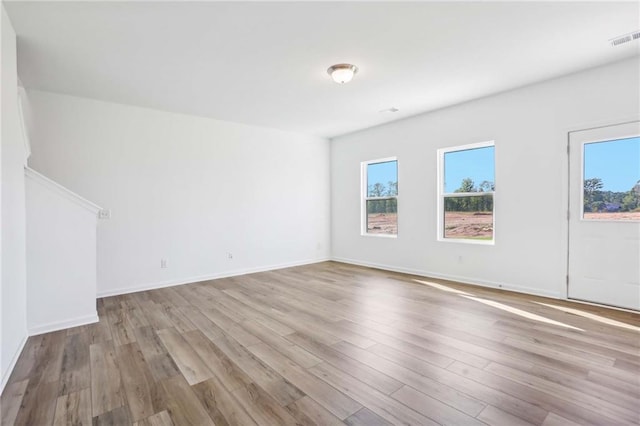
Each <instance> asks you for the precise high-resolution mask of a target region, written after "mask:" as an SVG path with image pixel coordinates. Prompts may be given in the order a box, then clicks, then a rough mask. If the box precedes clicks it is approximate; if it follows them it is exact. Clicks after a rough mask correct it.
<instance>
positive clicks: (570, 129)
mask: <svg viewBox="0 0 640 426" xmlns="http://www.w3.org/2000/svg"><path fill="white" fill-rule="evenodd" d="M633 121H640V115H639V114H630V115H624V116H619V117H609V118H605V119H603V120H596V121H587V122H581V123H575V124H572V125H569V126H566V127H564V129H563V133H562V134H563V137H566V146H565V152H566V154H565V155H566V156H567V157H566V161H563V173H562V175H563V180H562V199H563V200H564V202H565V207H566V210H562V213H561V214H562V220H561V223H562V230H561V231H562V233H563V235H565V236H566V238H565V239H564V241H563V243H562V249H563V252H564V253H565V254H566V262H565V266H566V269H565V276H566V277H567V278H569V279H570V277H569V237H570V236H569V220H570V216H571V214H575V213H574V212H573V211H571V197H572V195H573V194H571V188H570V184H569V182H570V180H571V154H570V149H571V133H574V132H581V131H585V130H589V129H594V128H600V127H609V126H616V125H618V124H627V123H631V122H633ZM561 290H562V295H563V298H564V299H566V300H573V299H569V281H568V279H567V281H565V283H564V285H563V286H562V289H561Z"/></svg>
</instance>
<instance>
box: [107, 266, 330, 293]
mask: <svg viewBox="0 0 640 426" xmlns="http://www.w3.org/2000/svg"><path fill="white" fill-rule="evenodd" d="M330 260H331V258H329V257H323V258H320V259H307V260H301V261H297V262H288V263H280V264H276V265H269V266H260V267H257V268H247V269H237V270H235V271H229V272H222V273H217V274H209V275H200V276H197V277H190V278H178V279H175V280H167V281H160V282H155V283H145V284H140V285H136V286H134V287H124V288H118V289H114V290H108V291H98V294H97V297H98V298H100V297H110V296H118V295H121V294H129V293H137V292H139V291H145V290H155V289H158V288H164V287H173V286H178V285H185V284H194V283H197V282H201V281H210V280H216V279H219V278H228V277H236V276H238V275H246V274H255V273H257V272H266V271H275V270H277V269H284V268H292V267H294V266H303V265H311V264H314V263H322V262H328V261H330Z"/></svg>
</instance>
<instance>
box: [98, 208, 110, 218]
mask: <svg viewBox="0 0 640 426" xmlns="http://www.w3.org/2000/svg"><path fill="white" fill-rule="evenodd" d="M98 219H103V220H106V219H111V210H109V209H102V210H100V211H99V212H98Z"/></svg>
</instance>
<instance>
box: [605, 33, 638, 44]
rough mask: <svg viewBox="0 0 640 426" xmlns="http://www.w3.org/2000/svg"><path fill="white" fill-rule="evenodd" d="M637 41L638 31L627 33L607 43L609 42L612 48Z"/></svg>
mask: <svg viewBox="0 0 640 426" xmlns="http://www.w3.org/2000/svg"><path fill="white" fill-rule="evenodd" d="M638 39H640V30H639V31H634V32H632V33H629V34H625V35H621V36H620V37H616V38H612V39H611V40H609V41H610V42H611V45H612V46H619V45H621V44H624V43H627V42H629V41H632V40H638Z"/></svg>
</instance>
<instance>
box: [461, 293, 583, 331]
mask: <svg viewBox="0 0 640 426" xmlns="http://www.w3.org/2000/svg"><path fill="white" fill-rule="evenodd" d="M461 296H462V297H465V298H467V299H471V300H475V301H476V302H480V303H484V304H485V305H489V306H493V307H494V308H498V309H502V310H503V311H507V312H510V313H512V314H516V315H519V316H521V317H524V318H528V319H532V320H534V321H540V322H544V323H547V324H553V325H557V326H560V327H565V328H570V329H572V330H578V331H584V330H583V329H581V328H578V327H574V326H572V325H569V324H565V323H563V322H559V321H554V320H552V319H549V318H546V317H543V316H540V315H536V314H532V313H531V312H527V311H523V310H521V309H518V308H513V307H511V306H509V305H504V304H502V303H498V302H494V301H493V300H486V299H481V298H479V297H473V296H467V295H464V294H461Z"/></svg>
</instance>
